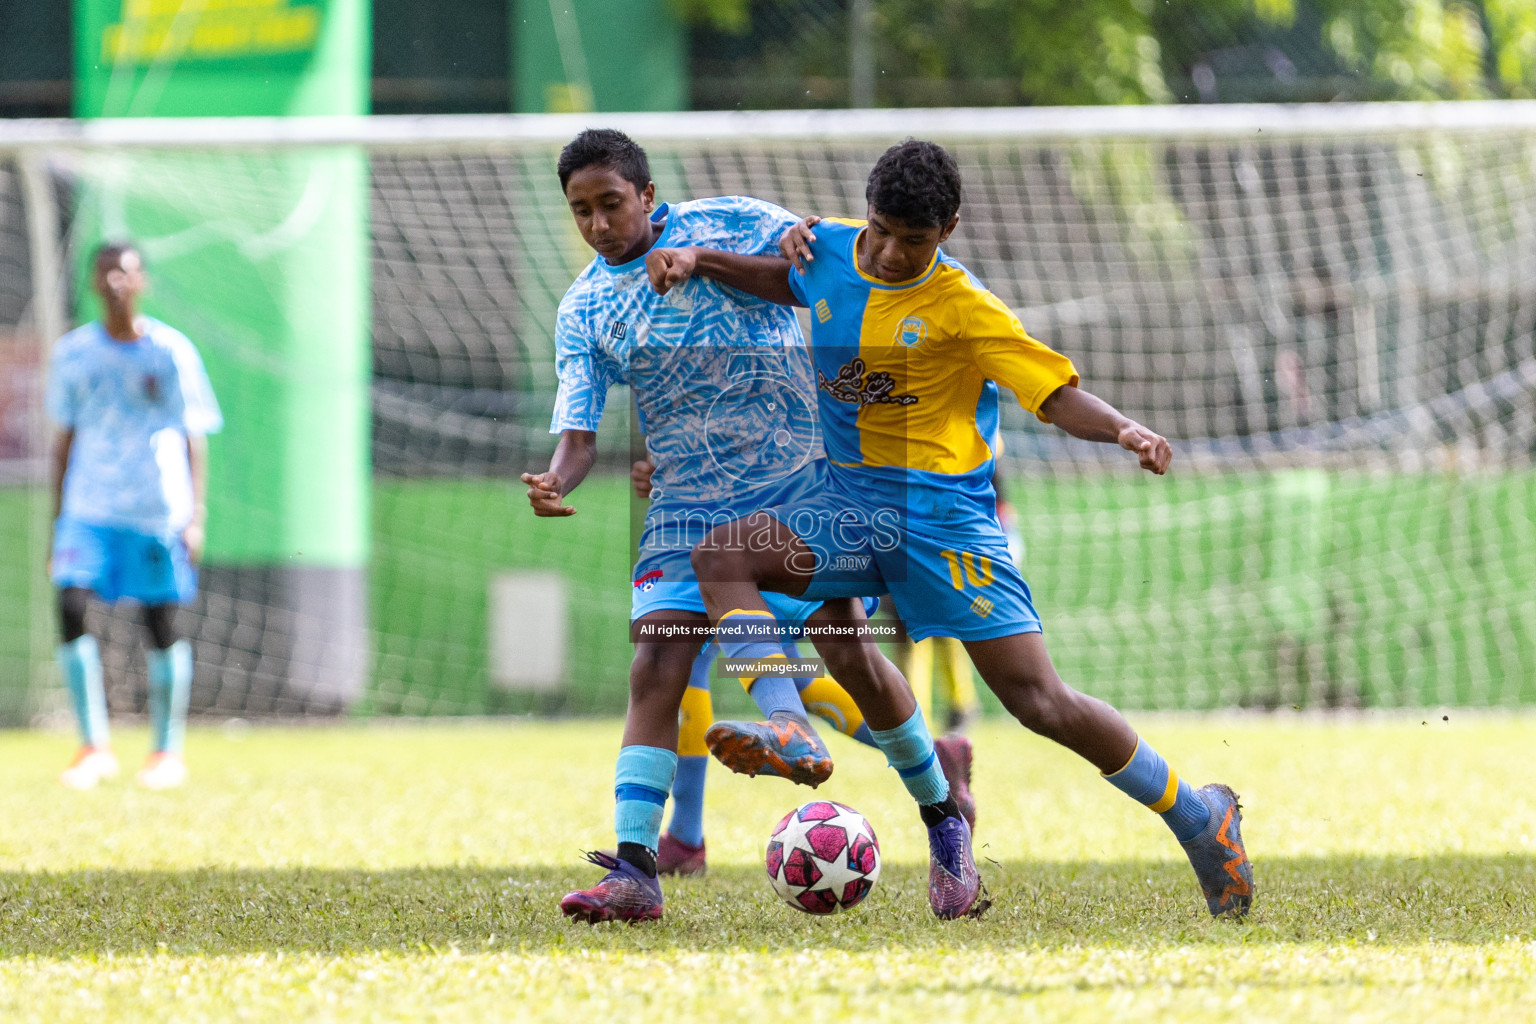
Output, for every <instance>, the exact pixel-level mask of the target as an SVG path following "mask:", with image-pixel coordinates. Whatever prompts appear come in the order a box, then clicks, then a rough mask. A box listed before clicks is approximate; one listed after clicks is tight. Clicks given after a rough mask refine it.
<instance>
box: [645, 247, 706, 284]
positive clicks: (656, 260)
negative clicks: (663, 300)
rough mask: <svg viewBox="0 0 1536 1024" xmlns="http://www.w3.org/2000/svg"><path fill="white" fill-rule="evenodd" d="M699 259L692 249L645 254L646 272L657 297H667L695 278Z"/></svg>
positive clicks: (685, 248)
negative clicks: (695, 269)
mask: <svg viewBox="0 0 1536 1024" xmlns="http://www.w3.org/2000/svg"><path fill="white" fill-rule="evenodd" d="M698 262H699V258H698V256H696V255H695V254H694V251H693V250H692V249H691V248H687V247H684V248H681V249H652V250H651V251H650V252H648V253H646V254H645V272H646V274H647V275H649V277H650V279H651V287H652V288H655V289H656V294H657V295H665V294H667V292H669V291H671V290H672V289H673V288H676V287H677V286H678V285H680V284H682V283H683V282H684V281H686V280H688V279H689V278H690V277H692V276H693V271H694V268H695V267H696V266H698Z"/></svg>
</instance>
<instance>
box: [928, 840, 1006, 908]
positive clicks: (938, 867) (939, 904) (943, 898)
mask: <svg viewBox="0 0 1536 1024" xmlns="http://www.w3.org/2000/svg"><path fill="white" fill-rule="evenodd" d="M980 895H981V874H980V872H978V871H977V870H976V859H975V857H973V856H972V855H971V827H970V826H969V825H967V824H966V823H965V822H963V821H961V820H960V819H959V818H945V819H944V820H943V821H941V822H939V823H938V824H937V825H935V826H933V827H932V828H930V829H929V830H928V905H929V906H931V907H932V908H933V913H934V915H935V916H937V917H941V918H943V919H945V920H951V919H953V918H957V917H964V916H966V915H967V914H972V915H975V916H980V914H981V913H982V912H983V911H985V910H986V909H987V907H988V906H990V905H991V904H990V903H980V904H979V903H978V902H977V897H979V896H980Z"/></svg>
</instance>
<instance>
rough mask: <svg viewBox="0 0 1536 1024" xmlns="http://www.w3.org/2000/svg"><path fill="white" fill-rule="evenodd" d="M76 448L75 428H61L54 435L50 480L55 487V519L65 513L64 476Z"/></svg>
mask: <svg viewBox="0 0 1536 1024" xmlns="http://www.w3.org/2000/svg"><path fill="white" fill-rule="evenodd" d="M74 446H75V428H74V427H60V428H59V430H58V431H57V432H56V433H55V434H54V435H53V459H52V461H51V462H50V464H49V480H50V483H52V485H53V518H55V519H57V518H59V513H60V512H62V511H64V474H65V473H67V472H68V471H69V452H70V449H72V448H73V447H74Z"/></svg>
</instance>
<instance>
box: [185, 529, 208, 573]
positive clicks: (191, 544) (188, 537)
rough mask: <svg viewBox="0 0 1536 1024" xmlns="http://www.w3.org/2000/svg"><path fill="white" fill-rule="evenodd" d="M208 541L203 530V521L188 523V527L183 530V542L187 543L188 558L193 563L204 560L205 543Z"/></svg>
mask: <svg viewBox="0 0 1536 1024" xmlns="http://www.w3.org/2000/svg"><path fill="white" fill-rule="evenodd" d="M206 541H207V534H206V533H205V532H204V530H203V524H202V523H196V522H194V523H188V524H187V528H186V529H185V530H182V531H181V542H182V544H184V545H186V548H187V558H188V559H189V560H191V562H192V564H193V565H197V564H199V563H200V562H202V560H203V545H204V543H206Z"/></svg>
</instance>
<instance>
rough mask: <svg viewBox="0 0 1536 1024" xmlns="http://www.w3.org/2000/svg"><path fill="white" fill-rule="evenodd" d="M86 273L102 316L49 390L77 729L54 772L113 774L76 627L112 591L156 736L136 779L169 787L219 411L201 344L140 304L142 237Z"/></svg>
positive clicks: (72, 339) (180, 768)
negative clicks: (132, 625)
mask: <svg viewBox="0 0 1536 1024" xmlns="http://www.w3.org/2000/svg"><path fill="white" fill-rule="evenodd" d="M91 283H92V287H93V288H94V289H95V291H96V294H97V295H98V296H100V298H101V304H102V310H103V316H102V319H101V320H98V321H93V322H91V323H88V324H86V325H85V326H84V327H79V328H76V329H75V330H73V331H71V332H70V333H68V334H66V335H65V336H64V337H62V338H60V339H59V341H58V343H57V344H56V345H55V346H54V348H53V354H52V356H51V358H50V361H49V369H48V388H47V398H46V404H47V409H48V415H49V416H50V417H51V418H52V419H53V421H54V422H55V423H56V424H57V426H58V434H57V438H56V440H55V443H54V451H53V466H52V470H53V495H54V513H55V521H54V527H53V544H52V554H51V557H50V559H49V572H50V575H51V577H52V579H53V583H54V585H55V586H56V587H58V588H59V619H60V624H61V626H62V629H63V640H64V642H63V644H61V645H60V647H59V667H60V669H61V670H62V671H63V674H64V682H65V684H66V685H67V686H68V688H69V696H70V702H71V705H72V707H73V708H74V712H75V719H76V721H77V722H78V724H79V727H80V741H81V745H80V750H79V752H78V753H77V754H76V755H75V759H74V761H73V762H72V763H71V764H70V766H69V767H68V768H66V769H65V770H64V772H63V774H62V775H61V776H60V779H61V781H63V783H64V784H65V785H66V786H70V787H73V788H75V789H90V788H91V787H93V786H95V785H96V784H97V783H98V782H101V781H102V780H104V779H109V778H111V777H113V776H114V775H116V774H117V758H116V757H115V756H114V755H113V753H112V745H111V738H110V735H109V731H108V725H107V701H106V692H105V690H104V687H103V683H102V671H101V655H100V652H99V650H98V649H97V645H96V638H95V637H93V636H92V635H91V634H89V633H87V632H86V629H85V612H86V605H87V604H88V602H89V599H90V595H91V593H92V592H95V593H96V595H97V596H98V597H100V598H101V599H102V600H103V601H107V602H109V603H111V602H115V601H117V600H119V599H121V598H128V599H131V600H134V601H137V602H139V603H140V604H142V605H143V608H144V628H145V634H146V636H147V637H148V640H149V644H150V646H149V649H148V651H147V653H146V661H147V662H148V669H149V721H150V730H151V734H152V744H153V746H152V750H151V753H150V755H149V759H148V760H147V761H146V762H145V763H144V767H143V768H142V769H140V770H139V772H138V775H137V780H138V782H139V784H140V785H142V786H145V787H148V788H150V789H164V788H168V787H172V786H179V785H181V784H182V783H183V782H185V781H186V779H187V767H186V762H185V761H184V760H183V758H182V742H183V738H184V734H185V731H186V718H187V701H188V697H189V695H190V691H191V687H192V649H191V645H189V644H188V643H187V641H185V640H182V639H180V638H179V637H178V635H177V633H176V609H177V606H178V605H181V604H185V603H187V602H188V601H190V600H192V598H193V597H194V596H195V595H196V593H197V573H196V569H195V568H194V566H195V565H196V563H197V561H198V559H199V558H200V557H201V555H202V550H203V523H204V518H205V506H204V501H203V495H204V489H205V488H204V483H205V480H206V476H207V473H206V468H207V443H206V441H205V437H206V435H208V434H213V433H217V432H218V431H219V430H220V428H222V427H223V425H224V421H223V418H222V417H221V415H220V413H219V406H218V403H217V401H216V400H215V399H214V396H213V388H212V387H211V386H210V385H209V383H208V375H207V373H206V372H205V371H204V369H203V361H202V359H201V358H200V357H199V356H198V354H197V349H196V348H194V347H193V345H192V343H191V342H190V341H188V340H187V338H186V336H185V335H183V334H181V332H179V331H177V330H175V329H173V328H171V327H168V326H167V325H165V324H163V323H161V322H160V321H158V320H155V319H154V318H152V317H148V316H145V315H143V314H141V313H140V312H139V297H140V295H142V294H143V292H144V288H145V285H146V277H145V273H144V262H143V259H142V258H141V256H140V255H139V252H138V250H137V249H136V248H134V247H133V246H132V245H129V244H108V245H103V246H101V247H100V248H98V249H97V250H96V252H95V254H94V255H93V258H92V278H91Z"/></svg>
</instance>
